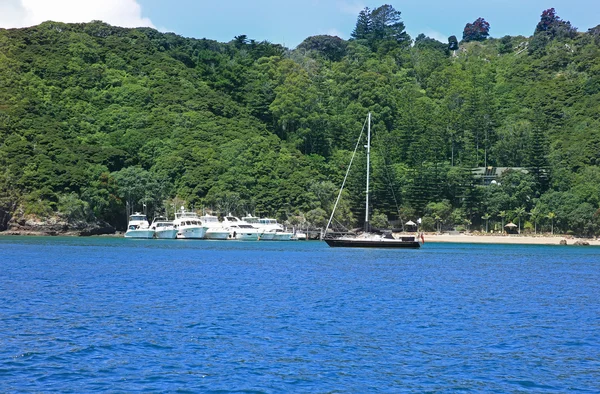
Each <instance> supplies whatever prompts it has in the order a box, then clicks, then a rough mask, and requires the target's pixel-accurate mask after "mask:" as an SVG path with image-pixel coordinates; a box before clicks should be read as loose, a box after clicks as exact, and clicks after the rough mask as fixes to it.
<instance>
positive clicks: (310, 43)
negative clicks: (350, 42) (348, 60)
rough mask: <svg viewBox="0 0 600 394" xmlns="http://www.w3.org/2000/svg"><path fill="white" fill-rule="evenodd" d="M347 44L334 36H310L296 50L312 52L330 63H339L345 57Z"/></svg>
mask: <svg viewBox="0 0 600 394" xmlns="http://www.w3.org/2000/svg"><path fill="white" fill-rule="evenodd" d="M346 46H347V43H346V42H345V41H344V40H342V39H341V38H339V37H335V36H326V35H322V36H312V37H308V38H307V39H305V40H304V41H302V43H300V45H298V47H297V48H296V49H300V50H304V51H313V52H315V53H318V54H320V55H321V56H323V57H324V58H325V59H327V60H330V61H332V62H338V61H340V60H341V59H342V58H343V57H344V56H345V55H346Z"/></svg>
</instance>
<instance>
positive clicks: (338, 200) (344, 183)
mask: <svg viewBox="0 0 600 394" xmlns="http://www.w3.org/2000/svg"><path fill="white" fill-rule="evenodd" d="M368 121H369V118H368V117H367V119H365V123H363V127H362V130H361V131H360V135H359V136H358V141H356V146H355V147H354V152H353V153H352V158H351V159H350V164H349V165H348V169H347V170H346V176H344V182H342V187H341V188H340V192H339V193H338V196H337V199H336V200H335V205H334V206H333V211H331V216H330V217H329V222H327V227H325V233H326V234H327V230H328V229H329V225H330V224H331V221H332V220H333V215H334V214H335V210H336V208H337V206H338V203H339V202H340V198H341V197H342V190H344V186H345V185H346V179H348V174H349V173H350V167H352V162H353V161H354V156H356V151H357V150H358V146H359V145H360V140H361V138H362V135H363V133H364V131H365V126H366V125H367V122H368Z"/></svg>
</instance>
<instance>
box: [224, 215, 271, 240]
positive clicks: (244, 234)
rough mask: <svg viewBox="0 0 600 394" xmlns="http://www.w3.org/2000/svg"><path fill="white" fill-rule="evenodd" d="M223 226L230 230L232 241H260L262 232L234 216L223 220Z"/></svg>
mask: <svg viewBox="0 0 600 394" xmlns="http://www.w3.org/2000/svg"><path fill="white" fill-rule="evenodd" d="M223 225H224V226H226V228H227V229H228V230H229V236H230V238H231V239H237V240H240V241H258V240H259V238H260V235H261V232H262V231H261V230H260V229H258V228H256V227H254V226H253V225H252V224H251V223H248V222H246V221H245V220H240V219H239V218H238V217H235V216H232V215H228V216H225V217H224V218H223Z"/></svg>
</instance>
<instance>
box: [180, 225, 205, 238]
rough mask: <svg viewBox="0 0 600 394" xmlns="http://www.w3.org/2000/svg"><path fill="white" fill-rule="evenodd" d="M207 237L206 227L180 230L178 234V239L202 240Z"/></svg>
mask: <svg viewBox="0 0 600 394" xmlns="http://www.w3.org/2000/svg"><path fill="white" fill-rule="evenodd" d="M205 235H206V228H204V227H185V228H181V227H180V228H179V232H178V233H177V238H178V239H202V238H204V236H205Z"/></svg>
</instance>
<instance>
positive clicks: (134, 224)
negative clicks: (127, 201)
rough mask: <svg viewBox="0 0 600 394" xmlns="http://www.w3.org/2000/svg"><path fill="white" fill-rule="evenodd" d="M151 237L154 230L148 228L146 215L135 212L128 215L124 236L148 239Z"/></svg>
mask: <svg viewBox="0 0 600 394" xmlns="http://www.w3.org/2000/svg"><path fill="white" fill-rule="evenodd" d="M153 237H154V230H152V229H151V228H150V224H148V218H147V217H146V215H144V214H142V213H139V212H136V213H134V214H133V215H131V216H129V221H128V223H127V231H126V232H125V238H143V239H150V238H153Z"/></svg>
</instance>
